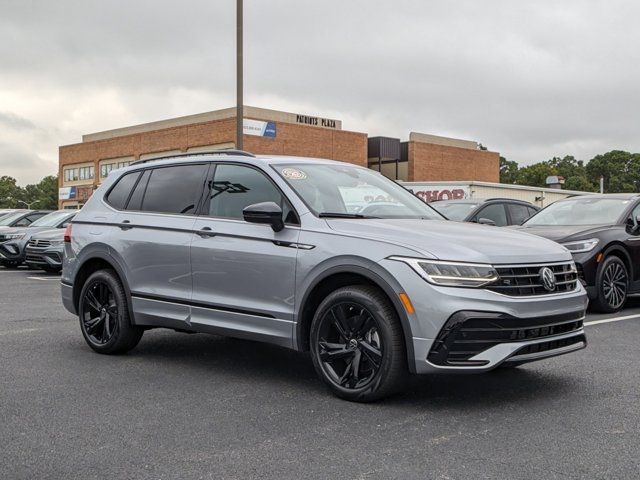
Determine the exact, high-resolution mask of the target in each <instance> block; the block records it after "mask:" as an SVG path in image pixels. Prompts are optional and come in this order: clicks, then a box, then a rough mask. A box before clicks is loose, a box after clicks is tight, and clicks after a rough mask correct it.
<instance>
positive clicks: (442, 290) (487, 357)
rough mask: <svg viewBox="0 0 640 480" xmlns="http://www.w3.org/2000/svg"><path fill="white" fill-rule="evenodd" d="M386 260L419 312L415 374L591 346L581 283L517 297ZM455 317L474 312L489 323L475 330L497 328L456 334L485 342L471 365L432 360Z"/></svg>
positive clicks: (411, 318) (414, 317)
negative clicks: (438, 280)
mask: <svg viewBox="0 0 640 480" xmlns="http://www.w3.org/2000/svg"><path fill="white" fill-rule="evenodd" d="M381 263H382V264H383V265H384V267H385V268H386V269H387V270H388V271H389V272H390V273H391V275H393V276H394V278H395V279H396V280H398V282H399V283H400V286H401V288H402V291H403V292H404V293H405V294H406V295H407V296H408V297H409V299H410V300H411V303H412V305H413V308H414V310H415V312H414V313H412V314H407V317H408V322H409V328H410V329H411V333H410V335H408V336H410V337H411V340H410V341H411V345H410V348H409V352H410V355H411V356H410V358H409V361H410V362H411V361H412V360H413V362H412V363H413V364H412V365H410V366H411V367H413V368H411V370H412V371H413V372H415V373H429V372H455V371H460V372H483V371H487V370H491V369H493V368H496V367H497V366H499V365H500V364H502V363H506V362H508V363H511V364H515V363H525V362H531V361H534V360H539V359H542V358H547V357H552V356H556V355H561V354H564V353H569V352H572V351H575V350H579V349H581V348H584V347H586V344H587V342H586V338H585V335H584V329H583V327H582V320H583V319H584V316H585V312H586V309H587V305H588V298H587V295H586V292H585V290H584V288H583V287H582V285H580V284H578V285H577V288H576V289H575V290H573V291H571V292H563V293H557V294H549V295H539V296H521V297H516V296H507V295H503V294H500V293H496V292H493V291H491V290H487V289H483V288H454V287H439V286H435V285H432V284H430V283H428V282H426V281H425V280H423V279H422V278H421V277H420V276H419V275H417V274H416V273H415V272H414V271H413V270H412V269H411V268H410V267H409V266H408V265H406V264H404V263H402V262H394V261H391V260H385V261H383V262H381ZM398 293H400V292H398ZM456 315H458V318H460V316H461V315H462V316H463V317H464V316H467V317H468V316H469V315H471V316H473V317H474V318H476V319H477V320H478V321H479V322H480V323H481V324H482V323H483V322H484V323H485V325H481V324H480V325H474V326H473V327H472V328H489V329H491V330H493V331H494V333H495V332H496V331H497V332H498V338H494V339H491V338H480V339H478V338H466V339H465V338H457V340H462V341H464V340H483V345H482V346H483V347H484V348H480V349H478V350H477V351H473V355H468V356H467V357H466V358H465V359H466V360H470V362H467V363H455V362H454V363H451V362H443V361H440V362H437V361H435V360H434V359H433V357H432V358H429V355H430V352H431V351H432V348H433V347H438V345H437V344H436V341H438V340H441V339H442V335H443V332H444V330H445V329H446V328H450V326H451V324H450V323H449V322H450V320H451V319H452V318H454V319H455V318H456ZM496 319H509V320H508V322H507V323H508V324H503V325H501V324H500V323H498V324H496ZM550 319H552V320H550ZM509 322H510V323H509ZM571 322H579V325H574V327H573V328H570V329H568V330H563V329H562V328H560V329H555V328H554V329H553V330H551V331H546V332H540V331H538V332H536V331H535V330H536V329H543V328H548V327H550V325H549V324H552V323H560V324H563V323H571ZM567 328H568V327H567ZM405 329H406V326H405ZM514 332H515V333H514ZM484 340H494V341H493V342H491V341H489V342H486V341H484ZM495 340H499V341H495ZM554 342H555V343H554ZM470 344H472V342H470Z"/></svg>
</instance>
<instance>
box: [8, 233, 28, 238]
mask: <svg viewBox="0 0 640 480" xmlns="http://www.w3.org/2000/svg"><path fill="white" fill-rule="evenodd" d="M22 237H24V233H8V234H6V235H5V236H4V238H5V239H6V240H18V239H20V238H22Z"/></svg>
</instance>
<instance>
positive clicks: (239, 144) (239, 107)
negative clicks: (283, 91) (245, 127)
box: [236, 0, 244, 150]
mask: <svg viewBox="0 0 640 480" xmlns="http://www.w3.org/2000/svg"><path fill="white" fill-rule="evenodd" d="M242 1H243V0H236V148H237V149H238V150H243V148H244V146H243V144H244V142H243V141H242V140H243V138H242V137H243V133H242V121H243V118H244V108H243V107H244V105H243V99H242V82H243V72H242Z"/></svg>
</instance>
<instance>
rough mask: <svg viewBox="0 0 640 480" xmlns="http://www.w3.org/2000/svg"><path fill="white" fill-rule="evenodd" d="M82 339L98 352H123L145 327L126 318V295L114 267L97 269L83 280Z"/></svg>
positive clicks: (79, 312) (80, 302)
mask: <svg viewBox="0 0 640 480" xmlns="http://www.w3.org/2000/svg"><path fill="white" fill-rule="evenodd" d="M78 315H79V317H80V328H81V329H82V335H83V336H84V339H85V340H86V342H87V343H88V344H89V346H90V347H91V348H93V349H94V350H95V351H96V352H98V353H107V354H112V353H124V352H127V351H129V350H131V349H132V348H134V347H135V346H136V345H137V344H138V342H139V341H140V338H141V337H142V333H143V332H144V330H143V329H142V328H140V327H136V326H133V325H132V324H131V322H130V319H129V309H128V305H127V296H126V295H125V292H124V287H123V286H122V282H121V281H120V279H119V278H118V276H117V275H116V273H115V272H114V271H113V270H99V271H97V272H95V273H93V274H92V275H91V276H90V277H89V278H88V279H87V281H86V282H85V284H84V286H83V287H82V292H81V293H80V301H79V305H78Z"/></svg>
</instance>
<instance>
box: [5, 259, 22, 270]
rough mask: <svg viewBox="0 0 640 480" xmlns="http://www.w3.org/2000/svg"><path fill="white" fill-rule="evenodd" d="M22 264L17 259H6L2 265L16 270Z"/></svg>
mask: <svg viewBox="0 0 640 480" xmlns="http://www.w3.org/2000/svg"><path fill="white" fill-rule="evenodd" d="M21 264H22V262H19V261H17V260H5V261H4V262H2V266H3V267H5V268H9V269H11V270H15V269H16V268H18V267H19V266H20V265H21Z"/></svg>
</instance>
